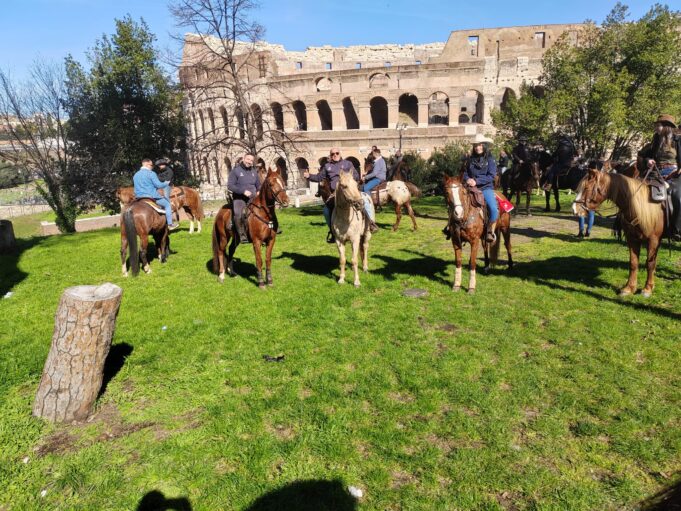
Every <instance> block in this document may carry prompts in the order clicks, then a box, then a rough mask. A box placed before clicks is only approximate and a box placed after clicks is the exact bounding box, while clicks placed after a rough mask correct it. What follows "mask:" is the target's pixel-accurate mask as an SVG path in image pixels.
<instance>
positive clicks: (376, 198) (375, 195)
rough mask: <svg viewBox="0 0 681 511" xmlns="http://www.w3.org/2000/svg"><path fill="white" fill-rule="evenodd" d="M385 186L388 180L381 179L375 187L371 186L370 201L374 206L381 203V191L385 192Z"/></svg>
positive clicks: (386, 186)
mask: <svg viewBox="0 0 681 511" xmlns="http://www.w3.org/2000/svg"><path fill="white" fill-rule="evenodd" d="M386 188H388V182H387V181H383V182H382V183H381V184H380V185H378V186H376V187H375V188H372V190H371V192H370V193H371V201H372V202H373V203H374V206H376V207H378V206H380V205H381V204H380V203H381V192H385V190H386Z"/></svg>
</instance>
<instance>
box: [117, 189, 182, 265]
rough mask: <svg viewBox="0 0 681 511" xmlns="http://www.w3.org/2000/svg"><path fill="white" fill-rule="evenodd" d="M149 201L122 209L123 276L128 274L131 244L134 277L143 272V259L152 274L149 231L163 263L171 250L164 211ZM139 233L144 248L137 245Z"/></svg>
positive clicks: (136, 202) (145, 200)
mask: <svg viewBox="0 0 681 511" xmlns="http://www.w3.org/2000/svg"><path fill="white" fill-rule="evenodd" d="M147 200H150V199H141V200H137V201H133V202H132V203H130V204H129V205H128V206H126V208H125V209H124V210H123V211H122V212H121V267H122V270H123V276H124V277H127V276H128V268H127V266H126V264H125V256H126V252H127V249H128V246H129V247H130V270H131V271H132V275H133V276H134V277H136V276H137V274H138V273H139V272H140V259H142V264H143V268H144V271H145V273H151V268H150V267H149V261H148V260H147V247H148V245H149V234H152V235H153V236H154V243H155V244H156V251H157V253H158V257H159V259H160V260H161V262H162V263H165V262H166V259H167V258H168V254H169V253H170V237H169V232H168V224H167V223H166V217H165V214H161V213H159V212H158V211H157V210H155V209H154V207H153V206H151V205H150V204H149V203H148V202H147ZM137 236H139V237H140V242H141V247H140V248H139V249H138V247H137Z"/></svg>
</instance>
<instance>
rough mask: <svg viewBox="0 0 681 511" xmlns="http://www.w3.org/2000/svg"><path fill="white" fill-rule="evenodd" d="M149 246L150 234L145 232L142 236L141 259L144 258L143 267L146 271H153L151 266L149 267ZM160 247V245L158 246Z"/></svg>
mask: <svg viewBox="0 0 681 511" xmlns="http://www.w3.org/2000/svg"><path fill="white" fill-rule="evenodd" d="M148 247H149V235H148V234H147V233H143V234H142V236H140V259H141V260H142V269H143V270H144V273H151V268H150V267H149V261H147V248H148ZM156 248H157V249H158V247H156Z"/></svg>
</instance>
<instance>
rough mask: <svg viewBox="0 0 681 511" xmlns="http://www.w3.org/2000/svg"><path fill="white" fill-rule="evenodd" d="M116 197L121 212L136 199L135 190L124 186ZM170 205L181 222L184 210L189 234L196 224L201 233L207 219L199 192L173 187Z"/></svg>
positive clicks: (186, 187) (184, 187)
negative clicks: (202, 221)
mask: <svg viewBox="0 0 681 511" xmlns="http://www.w3.org/2000/svg"><path fill="white" fill-rule="evenodd" d="M116 197H118V200H119V201H120V203H121V210H122V209H123V207H124V206H126V205H127V204H130V202H132V201H133V200H134V199H135V189H134V188H133V187H132V186H124V187H121V188H119V189H118V190H116ZM170 203H171V205H172V207H173V212H174V213H175V214H176V215H177V220H178V222H179V221H180V208H182V209H184V211H185V213H187V215H188V216H189V218H190V220H189V234H193V233H194V222H195V221H196V223H197V232H199V233H200V232H201V220H203V219H204V218H205V215H204V213H203V204H202V203H201V195H199V192H198V191H197V190H194V189H193V188H189V187H188V186H173V187H172V188H171V191H170Z"/></svg>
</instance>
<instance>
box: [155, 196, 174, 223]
mask: <svg viewBox="0 0 681 511" xmlns="http://www.w3.org/2000/svg"><path fill="white" fill-rule="evenodd" d="M156 204H158V205H159V206H161V207H162V208H163V209H165V210H166V222H168V225H171V224H172V223H173V208H172V206H171V205H170V201H169V200H168V199H166V198H165V197H161V198H160V199H156Z"/></svg>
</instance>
